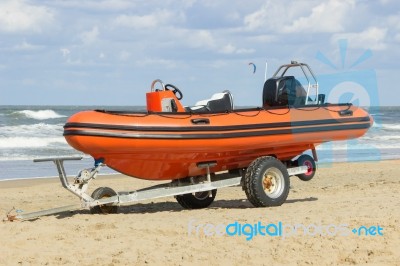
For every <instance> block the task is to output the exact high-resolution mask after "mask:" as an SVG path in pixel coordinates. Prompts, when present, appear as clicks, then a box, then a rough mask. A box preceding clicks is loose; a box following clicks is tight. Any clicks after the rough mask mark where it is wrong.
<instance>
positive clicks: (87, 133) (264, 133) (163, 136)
mask: <svg viewBox="0 0 400 266" xmlns="http://www.w3.org/2000/svg"><path fill="white" fill-rule="evenodd" d="M369 127H370V124H369V123H358V124H350V125H335V126H319V127H303V128H291V129H278V130H263V131H250V132H230V133H213V134H143V133H139V134H133V133H113V132H99V131H90V130H64V136H93V137H108V138H125V139H127V138H128V139H182V140H185V139H227V138H245V137H260V136H272V135H283V134H302V133H318V132H326V131H345V130H356V129H368V128H369Z"/></svg>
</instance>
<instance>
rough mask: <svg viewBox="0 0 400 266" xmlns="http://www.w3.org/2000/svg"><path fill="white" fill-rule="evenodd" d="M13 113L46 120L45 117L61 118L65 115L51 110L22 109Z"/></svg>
mask: <svg viewBox="0 0 400 266" xmlns="http://www.w3.org/2000/svg"><path fill="white" fill-rule="evenodd" d="M14 114H22V115H24V116H26V117H28V118H32V119H37V120H46V119H54V118H62V117H66V116H65V115H60V114H58V113H56V112H55V111H53V110H38V111H32V110H22V111H16V112H14Z"/></svg>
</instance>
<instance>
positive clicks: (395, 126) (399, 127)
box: [381, 124, 400, 130]
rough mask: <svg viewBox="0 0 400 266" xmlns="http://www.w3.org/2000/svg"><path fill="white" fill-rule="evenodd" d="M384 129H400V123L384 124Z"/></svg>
mask: <svg viewBox="0 0 400 266" xmlns="http://www.w3.org/2000/svg"><path fill="white" fill-rule="evenodd" d="M381 126H382V128H383V129H388V130H400V124H382V125H381Z"/></svg>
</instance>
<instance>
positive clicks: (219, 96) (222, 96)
mask: <svg viewBox="0 0 400 266" xmlns="http://www.w3.org/2000/svg"><path fill="white" fill-rule="evenodd" d="M185 109H186V111H188V112H192V113H203V112H211V113H216V112H230V111H232V110H233V96H232V94H231V92H230V91H228V90H224V91H223V92H219V93H215V94H214V95H213V96H211V98H210V99H207V100H202V101H198V102H197V103H196V105H195V106H191V107H185Z"/></svg>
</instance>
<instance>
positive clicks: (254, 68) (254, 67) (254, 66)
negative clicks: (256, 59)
mask: <svg viewBox="0 0 400 266" xmlns="http://www.w3.org/2000/svg"><path fill="white" fill-rule="evenodd" d="M250 65H253V74H254V73H256V65H255V64H254V63H251V62H250V63H249V66H250Z"/></svg>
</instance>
